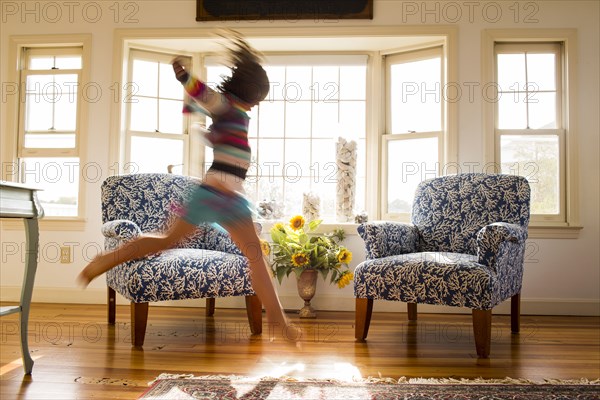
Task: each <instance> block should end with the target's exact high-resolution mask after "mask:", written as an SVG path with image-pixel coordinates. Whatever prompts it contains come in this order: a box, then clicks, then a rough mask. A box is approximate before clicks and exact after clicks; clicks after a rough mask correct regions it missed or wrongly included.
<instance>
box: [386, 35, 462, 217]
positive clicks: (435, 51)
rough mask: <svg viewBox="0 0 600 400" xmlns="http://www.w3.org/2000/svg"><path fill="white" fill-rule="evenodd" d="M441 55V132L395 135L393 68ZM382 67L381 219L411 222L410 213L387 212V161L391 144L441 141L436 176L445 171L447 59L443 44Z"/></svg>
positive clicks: (397, 56)
mask: <svg viewBox="0 0 600 400" xmlns="http://www.w3.org/2000/svg"><path fill="white" fill-rule="evenodd" d="M436 55H440V58H441V71H440V102H441V105H440V107H441V109H440V118H441V122H440V128H441V129H440V131H434V132H410V133H392V132H391V125H392V124H391V110H390V107H391V88H390V85H389V84H388V82H389V77H390V76H391V66H392V65H393V64H394V63H398V62H411V61H419V60H425V59H429V58H431V56H436ZM383 66H384V68H385V79H384V86H385V99H386V101H385V106H384V109H385V130H384V131H383V135H382V143H381V155H382V157H381V171H382V173H381V188H382V191H381V198H380V210H381V217H382V218H383V219H385V220H392V221H401V222H410V219H411V213H393V212H389V211H388V189H387V187H388V170H387V166H388V161H389V157H390V155H389V151H388V149H389V145H390V142H393V141H403V140H414V139H426V138H437V140H438V160H437V168H436V169H437V171H436V174H435V175H436V176H439V175H441V173H442V171H443V170H444V168H442V166H443V165H444V164H445V163H446V160H447V159H448V150H449V149H448V142H450V140H449V134H448V129H447V126H448V121H447V119H448V104H447V103H448V102H446V101H445V100H444V96H442V93H441V91H442V88H443V87H445V84H446V82H447V81H448V70H447V59H446V51H445V46H444V44H442V43H440V44H438V45H437V46H435V47H425V48H415V49H410V50H408V51H403V52H398V53H394V54H388V55H386V56H385V58H384V60H383ZM430 172H431V171H421V178H422V180H425V179H429V178H433V177H434V176H433V175H431V173H430Z"/></svg>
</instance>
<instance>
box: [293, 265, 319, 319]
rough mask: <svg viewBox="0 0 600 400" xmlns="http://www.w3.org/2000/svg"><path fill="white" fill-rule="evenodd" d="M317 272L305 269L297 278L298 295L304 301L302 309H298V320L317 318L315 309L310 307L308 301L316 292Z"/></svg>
mask: <svg viewBox="0 0 600 400" xmlns="http://www.w3.org/2000/svg"><path fill="white" fill-rule="evenodd" d="M318 276H319V272H318V271H317V270H315V269H306V270H304V271H302V273H301V274H300V276H299V277H298V281H297V284H298V294H299V295H300V298H301V299H302V300H304V307H302V309H300V312H299V314H300V318H317V313H316V312H315V309H314V308H312V306H311V305H310V301H311V300H312V298H313V296H314V295H315V291H316V290H317V277H318Z"/></svg>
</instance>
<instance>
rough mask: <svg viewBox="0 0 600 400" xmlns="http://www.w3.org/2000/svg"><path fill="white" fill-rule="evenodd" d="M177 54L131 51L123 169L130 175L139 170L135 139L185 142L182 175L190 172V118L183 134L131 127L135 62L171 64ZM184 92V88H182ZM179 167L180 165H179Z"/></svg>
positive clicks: (173, 75) (125, 102) (185, 117)
mask: <svg viewBox="0 0 600 400" xmlns="http://www.w3.org/2000/svg"><path fill="white" fill-rule="evenodd" d="M175 56H176V55H175V54H169V53H164V52H157V51H152V50H146V49H140V48H132V49H130V51H129V60H128V63H127V80H126V82H127V84H125V85H124V86H123V89H124V91H125V99H126V100H125V101H124V102H123V104H124V105H125V110H124V114H125V116H126V122H125V128H124V130H125V162H124V165H123V169H124V170H126V171H127V172H128V173H135V172H137V168H136V166H135V165H134V163H133V162H132V160H131V150H132V149H131V140H132V138H133V137H143V138H150V139H169V140H181V141H182V142H183V166H182V174H184V175H185V174H187V173H188V171H189V154H190V145H189V143H190V141H189V135H188V133H189V118H188V117H187V116H184V118H183V127H182V133H181V134H175V133H161V132H158V131H156V132H141V131H132V130H131V129H130V128H129V127H130V121H131V106H130V105H131V101H130V99H131V97H132V96H133V95H134V92H135V90H134V89H135V82H133V79H132V76H133V60H134V58H135V59H141V60H147V61H153V62H163V63H170V61H171V60H172V59H173V58H174V57H175ZM169 78H172V79H173V80H174V79H175V74H174V73H173V74H171V76H169ZM182 90H183V88H182ZM182 110H183V105H182ZM177 166H178V165H177ZM160 172H162V173H167V172H168V171H160Z"/></svg>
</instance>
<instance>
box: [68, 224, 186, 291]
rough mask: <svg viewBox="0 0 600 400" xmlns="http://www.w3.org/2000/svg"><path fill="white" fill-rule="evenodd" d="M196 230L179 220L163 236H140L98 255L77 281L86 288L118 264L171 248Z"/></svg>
mask: <svg viewBox="0 0 600 400" xmlns="http://www.w3.org/2000/svg"><path fill="white" fill-rule="evenodd" d="M196 229H198V227H197V226H196V225H192V224H190V223H189V222H186V221H185V220H183V219H181V218H179V219H177V221H176V222H175V223H174V224H173V226H172V227H171V229H170V230H169V231H168V232H167V233H166V234H165V235H158V236H155V235H142V236H139V237H137V238H136V239H134V240H132V241H130V242H127V243H125V244H123V245H122V246H120V247H118V248H116V249H115V250H112V251H109V252H107V253H102V254H100V255H98V256H97V257H96V258H94V260H92V262H90V263H89V264H88V265H87V266H86V267H85V268H84V269H83V271H81V273H80V274H79V276H78V278H77V280H78V281H79V282H81V284H82V285H83V286H87V285H88V284H89V283H90V282H91V281H92V280H93V279H94V278H96V277H97V276H98V275H101V274H103V273H104V272H106V271H108V270H109V269H111V268H113V267H116V266H117V265H119V264H122V263H124V262H126V261H129V260H135V259H138V258H142V257H145V256H147V255H149V254H154V253H158V252H160V251H162V250H166V249H169V248H171V247H173V246H174V245H176V244H177V243H178V242H179V241H180V240H182V239H183V238H185V237H187V236H189V235H191V234H192V233H193V232H194V231H195V230H196Z"/></svg>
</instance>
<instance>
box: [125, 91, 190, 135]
mask: <svg viewBox="0 0 600 400" xmlns="http://www.w3.org/2000/svg"><path fill="white" fill-rule="evenodd" d="M130 105H131V121H130V122H129V128H130V129H131V130H133V131H140V132H156V129H157V128H158V127H157V126H156V118H157V115H156V114H157V112H158V110H157V104H156V99H146V98H143V97H137V96H134V97H132V99H131V103H130ZM179 111H180V112H181V109H180V110H179Z"/></svg>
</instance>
